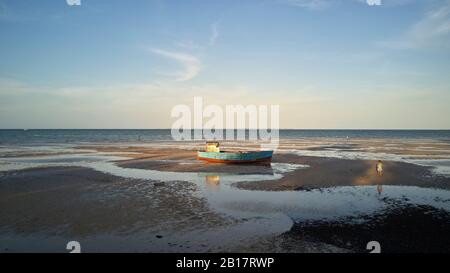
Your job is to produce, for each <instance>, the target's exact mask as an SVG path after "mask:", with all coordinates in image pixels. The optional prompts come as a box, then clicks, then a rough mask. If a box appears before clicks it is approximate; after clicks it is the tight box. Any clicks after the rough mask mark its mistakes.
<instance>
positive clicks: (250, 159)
mask: <svg viewBox="0 0 450 273" xmlns="http://www.w3.org/2000/svg"><path fill="white" fill-rule="evenodd" d="M272 155H273V151H255V152H240V153H233V152H220V153H215V152H198V153H197V159H198V160H203V161H207V162H213V163H228V164H248V163H259V162H270V161H271V160H272Z"/></svg>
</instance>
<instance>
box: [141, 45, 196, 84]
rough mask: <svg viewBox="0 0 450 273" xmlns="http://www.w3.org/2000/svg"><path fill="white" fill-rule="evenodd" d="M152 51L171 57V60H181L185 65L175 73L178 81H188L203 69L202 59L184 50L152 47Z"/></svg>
mask: <svg viewBox="0 0 450 273" xmlns="http://www.w3.org/2000/svg"><path fill="white" fill-rule="evenodd" d="M150 51H151V52H152V53H155V54H158V55H160V56H163V57H166V58H169V59H171V60H174V61H177V62H179V63H180V64H181V65H182V66H183V70H182V71H178V72H176V73H174V75H175V76H176V81H188V80H191V79H193V78H195V77H196V76H197V75H198V74H199V73H200V71H201V69H202V63H201V61H200V60H199V59H198V58H197V57H195V56H193V55H190V54H187V53H183V52H172V51H167V50H162V49H157V48H152V49H150Z"/></svg>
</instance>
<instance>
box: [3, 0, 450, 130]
mask: <svg viewBox="0 0 450 273" xmlns="http://www.w3.org/2000/svg"><path fill="white" fill-rule="evenodd" d="M370 1H371V0H369V2H370ZM372 1H373V0H372ZM69 2H74V0H70V1H69ZM75 2H76V1H75ZM374 2H376V1H374ZM80 4H81V5H68V1H67V0H0V128H29V129H31V128H49V129H50V128H170V127H171V125H172V124H173V122H174V118H172V117H171V109H172V108H173V107H174V106H176V105H179V104H186V105H190V106H192V105H193V101H194V97H195V96H200V97H202V98H203V100H204V103H205V104H206V105H209V104H217V105H219V106H225V105H229V104H231V105H237V104H242V105H250V104H252V105H279V106H280V127H281V128H293V129H294V128H295V129H450V118H449V117H450V107H449V105H450V0H381V3H380V4H381V5H369V4H368V3H367V1H366V0H221V1H219V0H183V1H181V0H178V1H169V0H133V1H126V0H81V1H80Z"/></svg>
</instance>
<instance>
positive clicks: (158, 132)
mask: <svg viewBox="0 0 450 273" xmlns="http://www.w3.org/2000/svg"><path fill="white" fill-rule="evenodd" d="M247 133H248V131H247ZM346 137H349V138H400V139H402V138H404V139H437V140H444V141H450V130H280V138H281V139H295V138H346ZM171 140H172V137H171V133H170V129H148V130H137V129H126V130H125V129H124V130H116V129H112V130H103V129H98V130H89V129H86V130H80V129H71V130H0V145H3V146H5V145H40V144H71V143H73V144H79V143H117V142H136V141H143V142H152V141H171Z"/></svg>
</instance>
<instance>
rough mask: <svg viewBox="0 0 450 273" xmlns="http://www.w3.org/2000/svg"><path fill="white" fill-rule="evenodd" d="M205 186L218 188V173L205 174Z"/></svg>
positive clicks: (213, 188)
mask: <svg viewBox="0 0 450 273" xmlns="http://www.w3.org/2000/svg"><path fill="white" fill-rule="evenodd" d="M205 182H206V186H207V187H208V188H209V189H212V190H219V188H220V176H219V175H207V176H206V177H205Z"/></svg>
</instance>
